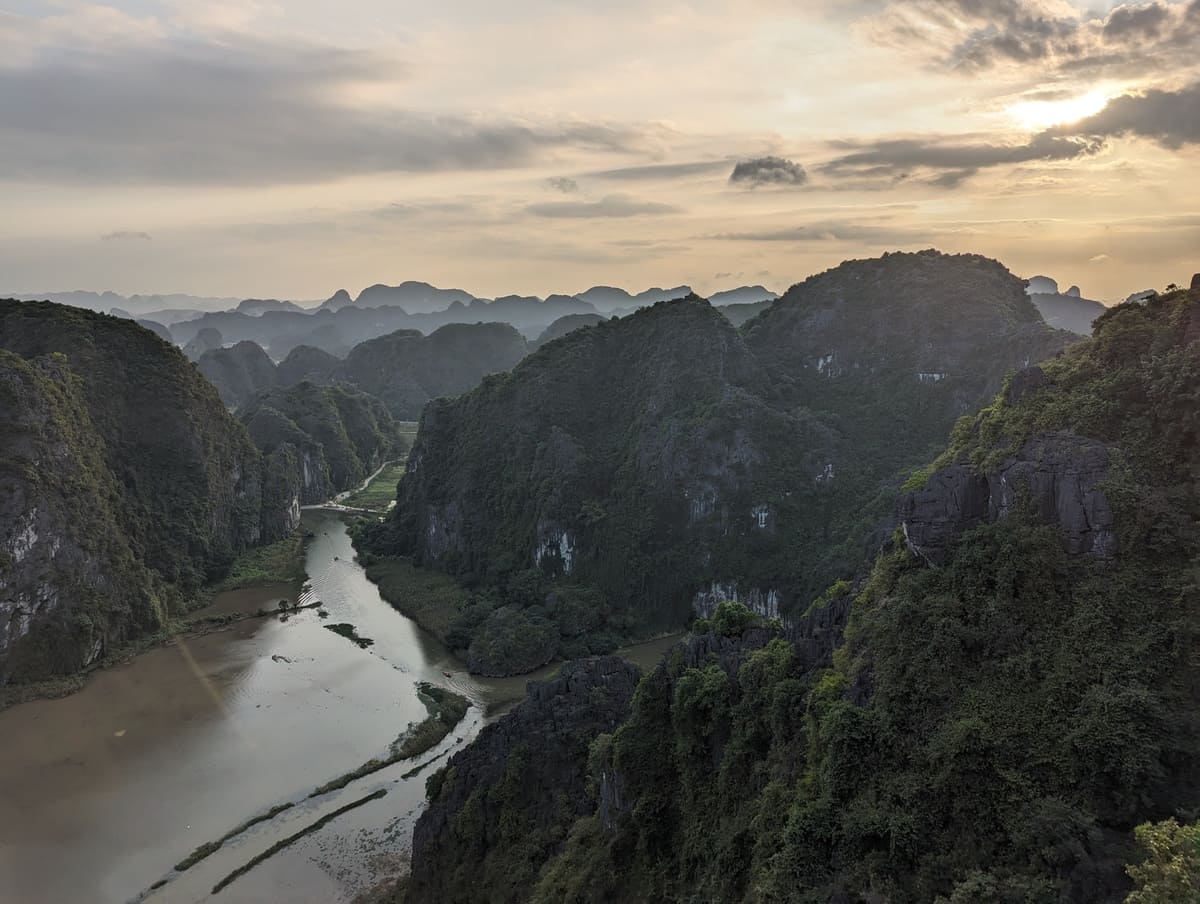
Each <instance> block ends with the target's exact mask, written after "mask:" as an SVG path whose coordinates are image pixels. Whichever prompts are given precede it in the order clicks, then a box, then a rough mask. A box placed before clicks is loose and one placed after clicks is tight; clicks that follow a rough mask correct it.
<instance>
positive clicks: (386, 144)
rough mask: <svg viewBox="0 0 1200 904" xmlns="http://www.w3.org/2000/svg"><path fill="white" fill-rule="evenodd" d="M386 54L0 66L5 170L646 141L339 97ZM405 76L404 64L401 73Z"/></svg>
mask: <svg viewBox="0 0 1200 904" xmlns="http://www.w3.org/2000/svg"><path fill="white" fill-rule="evenodd" d="M381 72H393V73H394V72H395V66H394V64H392V63H391V62H390V61H387V60H381V59H379V58H378V57H376V56H374V55H371V54H365V53H352V52H348V51H342V50H332V49H327V48H320V47H305V46H288V47H277V46H273V45H269V44H261V43H254V42H248V41H235V42H232V43H230V42H226V43H222V44H217V43H205V42H200V41H174V42H163V43H160V44H157V45H131V46H127V47H121V46H114V47H112V48H109V49H105V50H98V49H93V50H90V51H80V52H77V53H72V54H66V53H61V52H54V51H49V50H45V49H43V50H42V51H40V52H39V53H36V54H34V55H33V58H32V59H31V60H27V61H24V62H17V63H15V64H9V65H5V66H3V67H0V147H3V148H4V152H3V155H2V157H0V160H2V166H3V171H2V172H0V178H7V179H18V180H22V179H30V180H48V181H55V180H57V181H62V182H77V183H109V182H126V183H135V182H136V183H205V184H282V183H288V182H304V181H310V180H319V179H326V178H336V177H338V176H347V175H355V174H362V173H374V172H402V171H410V172H421V171H438V170H456V169H462V170H471V169H490V168H502V167H509V166H515V165H520V164H523V163H527V162H529V161H531V160H533V159H536V158H537V156H538V155H539V154H541V153H542V152H544V151H547V150H553V149H561V148H566V147H577V148H587V149H601V150H607V151H625V150H633V149H637V148H640V147H641V145H642V139H643V138H644V135H642V134H641V133H639V131H638V130H637V129H634V128H629V127H623V126H612V125H609V124H606V123H600V122H585V121H577V120H559V121H541V122H524V121H518V120H511V119H498V118H484V117H478V118H473V117H463V116H438V115H432V114H426V113H420V112H412V111H404V110H387V109H381V108H379V107H378V106H376V107H375V108H373V109H369V110H368V109H365V108H364V107H363V106H362V105H361V104H360V105H355V104H352V103H350V102H349V101H345V102H342V101H339V99H338V98H339V94H341V95H343V96H345V95H346V94H347V93H348V91H349V90H350V89H351V87H352V86H354V85H357V84H362V83H370V84H379V83H380V73H381ZM397 75H398V73H397Z"/></svg>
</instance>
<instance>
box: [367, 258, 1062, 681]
mask: <svg viewBox="0 0 1200 904" xmlns="http://www.w3.org/2000/svg"><path fill="white" fill-rule="evenodd" d="M1069 338H1070V337H1068V336H1066V335H1065V334H1062V333H1059V332H1058V331H1054V330H1050V329H1049V328H1047V327H1046V325H1045V324H1044V323H1043V322H1042V320H1041V318H1040V316H1039V315H1038V313H1037V311H1036V309H1035V308H1034V307H1033V305H1032V304H1031V303H1030V302H1029V299H1028V297H1027V296H1026V295H1025V292H1024V286H1023V283H1022V281H1021V280H1019V279H1017V278H1016V277H1014V276H1012V274H1010V273H1008V271H1007V270H1005V269H1004V268H1003V267H1002V266H1000V265H999V264H997V263H996V262H994V261H989V260H987V259H985V258H980V257H977V256H970V255H962V256H945V255H940V254H936V253H933V252H927V253H921V254H915V255H910V254H895V255H889V256H886V257H884V258H882V259H880V260H873V261H854V262H849V263H847V264H843V265H842V266H841V267H839V268H837V269H835V270H833V271H830V272H829V273H826V274H821V275H819V276H816V277H813V278H812V279H810V280H808V281H807V282H805V283H803V284H801V285H799V286H796V287H794V288H793V289H792V290H791V291H789V292H788V293H787V294H786V295H785V296H784V297H783V298H781V299H780V300H778V301H776V302H775V303H774V304H773V305H771V306H770V307H769V308H767V309H766V310H765V311H764V312H763V313H762V314H760V315H759V316H758V317H757V318H755V319H754V320H752V321H751V322H750V323H748V324H747V325H746V327H745V328H744V330H743V331H742V332H741V333H739V332H738V331H737V330H735V329H734V327H733V326H732V325H731V324H730V323H729V322H728V321H727V320H726V319H725V318H724V317H722V316H721V315H720V314H719V313H718V312H717V311H716V310H714V309H713V308H712V307H710V306H709V305H708V304H707V303H706V302H704V301H702V300H700V299H697V298H695V297H691V298H687V299H682V300H679V301H674V302H664V303H661V304H658V305H655V306H654V307H652V308H648V309H644V310H641V311H639V312H637V313H635V314H632V315H630V316H629V317H626V318H622V319H620V320H613V321H604V322H601V323H598V324H596V325H594V326H591V327H588V328H586V329H581V330H577V331H574V332H571V333H569V334H567V335H566V336H564V337H563V338H561V339H559V340H557V341H554V342H550V343H548V344H547V345H545V346H544V347H542V348H541V349H539V350H538V351H537V352H536V353H535V354H533V355H531V356H530V357H528V358H526V359H525V360H524V361H522V362H521V363H520V364H519V365H518V366H517V367H516V368H514V369H513V371H512V372H511V373H510V374H504V375H498V376H493V377H489V378H487V379H485V380H484V382H483V384H482V385H481V386H480V387H479V388H478V389H476V390H474V391H472V392H470V393H468V394H467V395H464V396H461V397H459V398H457V399H454V400H441V401H437V402H434V403H431V404H430V405H429V406H428V407H427V408H426V410H425V414H424V416H423V418H422V421H421V430H420V434H419V436H418V439H417V442H416V443H415V444H414V447H413V451H412V454H411V456H410V460H409V469H408V472H407V473H406V475H405V477H404V478H403V480H402V481H401V484H400V489H399V501H398V505H397V507H396V509H395V511H394V513H393V514H392V516H391V517H390V518H389V519H388V520H387V522H386V523H385V524H383V525H381V526H378V527H376V528H372V529H369V530H366V531H364V533H363V536H362V538H361V542H362V545H363V546H364V548H365V549H367V550H369V551H370V552H372V553H375V554H377V555H381V556H383V555H395V554H402V555H408V556H411V557H412V560H413V562H414V563H415V564H417V565H418V566H422V567H436V568H438V569H441V570H444V571H446V572H448V573H450V574H452V575H454V576H456V577H458V578H459V579H460V580H461V581H462V582H463V583H464V584H465V585H466V586H467V587H469V588H470V589H472V590H473V591H476V602H475V603H473V604H472V605H471V606H470V607H468V608H466V609H464V610H463V611H462V613H461V615H460V617H459V625H458V628H459V632H460V633H459V635H457V636H456V637H455V646H456V647H458V648H465V649H467V650H468V660H469V661H470V662H471V664H472V668H473V669H475V668H479V669H483V670H486V671H487V673H488V674H495V673H499V672H504V671H508V672H513V671H520V670H521V669H523V668H532V667H536V666H537V665H540V664H541V663H542V662H544V661H546V660H547V659H548V658H551V657H553V656H555V655H559V656H564V657H569V656H572V655H582V654H585V653H588V652H596V651H599V650H604V649H611V648H612V646H613V645H614V644H615V643H616V641H617V640H618V639H620V638H623V637H634V636H639V635H646V634H650V633H654V632H656V631H661V630H665V629H670V628H676V627H679V626H681V625H683V624H684V623H686V621H687V620H688V619H689V617H690V615H691V612H692V603H693V597H694V596H695V594H696V593H697V591H704V590H707V589H708V588H709V587H711V586H712V585H713V584H714V583H719V584H721V585H723V586H724V587H729V586H730V585H734V584H736V585H737V588H738V591H739V592H740V593H741V594H742V596H743V598H744V599H751V598H757V599H759V600H765V599H766V598H767V597H768V595H770V597H771V599H773V600H777V601H778V605H779V609H780V610H781V614H782V615H784V616H785V617H786V616H795V615H798V614H799V613H802V612H803V611H804V610H805V609H806V608H807V607H808V605H809V604H810V603H811V602H812V600H813V599H814V598H815V597H817V596H818V595H819V594H820V593H821V592H822V591H823V590H824V589H825V588H826V587H827V586H828V585H829V584H830V583H831V582H832V581H833V580H835V579H838V578H844V577H848V576H850V575H852V574H853V573H854V572H855V570H856V569H858V568H859V567H861V566H862V565H863V564H864V562H865V561H866V560H867V558H868V556H869V554H870V551H871V550H873V549H875V548H877V546H878V541H879V539H880V532H881V526H884V525H886V524H887V522H888V520H889V515H890V509H891V503H892V499H893V495H894V489H895V487H897V486H898V485H899V484H900V483H901V482H902V481H903V480H904V478H905V477H907V476H908V474H909V473H911V471H912V470H913V468H915V467H916V466H918V465H919V464H922V463H924V462H927V461H929V460H930V459H931V458H932V457H933V456H934V455H936V454H937V452H938V451H939V450H940V449H941V448H942V447H943V446H944V444H945V441H946V437H947V436H948V434H949V432H950V429H951V427H952V425H953V424H954V422H955V420H956V419H957V418H958V417H959V416H960V415H962V414H964V413H966V412H968V411H973V410H975V409H976V408H978V406H979V405H981V404H983V403H984V402H986V401H987V400H988V399H990V398H991V397H992V395H994V393H995V392H996V390H997V389H999V388H1000V386H1001V383H1002V381H1003V379H1004V377H1005V374H1006V373H1008V372H1009V371H1010V370H1012V369H1014V368H1016V367H1019V366H1022V365H1023V364H1024V363H1025V362H1026V360H1027V359H1029V358H1034V359H1037V358H1041V357H1043V356H1045V355H1047V354H1050V353H1052V352H1054V351H1056V350H1058V349H1060V348H1061V347H1062V346H1063V345H1064V344H1065V343H1066V342H1067V341H1068V340H1069ZM760 607H761V608H762V609H763V610H764V611H766V610H767V608H768V606H767V604H766V603H760ZM472 650H473V651H474V652H471V651H472Z"/></svg>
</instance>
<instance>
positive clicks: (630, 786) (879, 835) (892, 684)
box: [450, 293, 1200, 904]
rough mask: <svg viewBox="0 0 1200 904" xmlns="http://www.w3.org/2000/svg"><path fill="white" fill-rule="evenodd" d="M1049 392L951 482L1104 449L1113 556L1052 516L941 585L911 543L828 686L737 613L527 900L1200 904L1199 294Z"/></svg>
mask: <svg viewBox="0 0 1200 904" xmlns="http://www.w3.org/2000/svg"><path fill="white" fill-rule="evenodd" d="M1044 371H1045V374H1046V376H1047V377H1048V380H1047V382H1046V383H1045V384H1044V385H1042V386H1041V387H1040V388H1037V389H1036V391H1033V392H1031V393H1027V394H1025V395H1024V396H1023V397H1021V398H1010V397H1009V394H1008V393H1003V394H1001V396H1000V397H999V398H998V399H997V401H996V402H995V403H994V404H993V405H992V406H990V407H989V408H987V409H985V410H984V411H982V412H981V413H980V414H979V415H978V416H976V417H974V418H971V419H968V420H965V421H963V422H962V423H961V424H960V425H959V426H958V427H957V428H956V430H955V433H954V438H953V441H952V443H951V446H950V449H949V451H948V452H947V453H946V456H945V457H944V459H942V460H941V461H940V462H939V464H941V465H945V464H949V463H966V464H972V463H973V464H974V466H975V467H977V468H980V469H985V470H986V469H989V468H992V467H994V466H995V465H996V464H997V462H998V461H1000V460H1001V459H1003V458H1005V457H1006V456H1007V455H1008V454H1009V453H1011V451H1012V450H1013V449H1015V448H1016V447H1017V446H1019V445H1020V444H1021V442H1022V441H1023V440H1024V439H1025V438H1027V437H1029V436H1030V435H1032V434H1033V433H1036V432H1039V431H1048V430H1053V431H1064V430H1065V431H1075V432H1078V433H1080V434H1082V435H1086V436H1090V437H1092V438H1093V439H1096V440H1102V441H1104V442H1105V443H1107V444H1109V454H1110V460H1111V462H1112V467H1111V469H1110V472H1109V476H1108V478H1107V479H1106V480H1105V481H1104V483H1103V485H1102V489H1103V492H1104V494H1105V495H1106V497H1107V499H1108V502H1109V503H1110V504H1111V506H1112V509H1113V512H1114V514H1115V516H1116V525H1117V531H1118V534H1119V539H1120V546H1119V552H1118V553H1117V554H1116V555H1115V556H1112V557H1108V558H1102V557H1099V556H1091V555H1070V554H1068V552H1067V551H1066V548H1065V546H1064V539H1063V536H1062V535H1061V533H1060V529H1059V527H1058V526H1057V525H1056V524H1055V523H1053V522H1050V523H1047V521H1046V520H1045V519H1044V517H1043V511H1044V510H1043V509H1042V508H1041V507H1039V506H1038V505H1037V504H1036V502H1037V500H1034V499H1028V502H1029V504H1024V503H1021V504H1018V505H1016V506H1014V507H1013V508H1012V509H1011V510H1009V511H1007V512H1006V513H1005V514H1006V516H1005V517H1003V518H1002V519H1000V520H993V521H989V522H985V523H982V524H980V525H978V526H976V527H974V528H972V529H970V530H968V531H967V532H966V533H965V534H963V535H962V536H961V537H960V538H959V540H958V542H957V544H956V545H955V546H954V547H953V549H952V553H951V555H950V558H949V560H948V561H947V562H946V564H945V565H944V566H942V567H938V568H933V567H930V566H929V565H928V564H926V562H925V561H924V560H923V559H922V558H921V557H919V556H916V555H914V554H913V553H911V552H910V551H909V549H908V548H907V546H906V544H905V542H904V538H903V536H902V535H901V534H900V533H897V535H896V537H894V538H893V540H892V542H891V543H890V544H889V546H888V547H887V548H886V549H885V550H884V551H883V552H882V553H881V554H880V556H879V557H878V559H877V561H876V563H875V565H874V568H873V569H872V570H871V572H870V574H869V576H868V577H867V579H866V580H864V581H863V582H862V583H861V584H860V586H859V589H858V592H857V596H856V598H855V600H854V603H853V609H852V614H851V621H850V625H849V627H848V629H847V631H846V634H845V639H844V642H843V643H842V644H841V645H840V646H839V647H838V649H837V650H836V652H835V653H834V654H833V656H832V658H831V659H830V660H828V661H826V662H824V663H823V664H818V667H817V668H812V667H810V666H809V664H808V663H807V662H806V661H805V659H804V657H802V656H801V655H800V653H799V651H800V649H801V648H800V647H799V646H793V645H792V644H791V643H789V642H788V641H786V640H784V639H783V638H778V637H776V638H774V639H771V638H770V636H769V632H763V631H757V630H750V629H751V628H753V627H754V625H753V624H752V617H751V615H750V613H748V612H742V613H738V612H736V611H735V610H734V609H733V608H731V607H729V606H726V607H722V608H720V609H718V610H717V612H716V613H715V614H714V617H713V619H712V620H711V621H710V622H709V623H708V624H707V625H704V626H703V627H705V628H708V629H709V630H714V629H715V630H719V632H720V633H721V634H722V635H724V639H723V640H720V642H719V643H718V641H717V640H714V639H713V637H712V636H711V635H710V636H709V637H708V638H705V637H693V638H692V639H691V640H690V641H688V643H687V644H685V645H684V646H682V647H680V648H677V650H676V652H675V653H673V654H672V655H669V656H668V657H667V659H666V660H665V661H664V662H663V663H662V665H660V667H659V668H658V669H657V670H656V671H655V672H653V673H652V674H650V675H649V676H647V677H646V678H645V679H644V680H643V681H642V683H641V685H640V686H639V688H638V690H637V693H636V695H635V697H634V703H633V711H632V714H631V716H630V717H629V718H628V719H627V720H626V721H625V723H624V724H623V725H621V726H620V727H619V728H617V729H616V731H614V732H612V733H611V735H610V736H602V737H600V738H599V739H597V741H596V742H595V743H594V744H593V745H592V754H591V768H592V774H593V778H594V782H595V783H594V785H593V792H594V795H595V798H594V799H595V801H596V803H595V809H594V815H586V816H584V817H583V818H580V819H577V820H576V821H575V822H574V824H573V826H572V828H571V830H570V832H569V835H568V837H567V838H566V839H565V840H564V841H563V842H562V843H561V844H560V845H559V846H558V848H557V850H558V851H559V853H558V854H557V856H556V857H554V858H552V859H550V860H549V861H546V862H543V863H542V865H541V868H540V870H539V875H538V880H537V887H536V889H535V890H534V891H533V892H527V891H520V892H516V893H515V895H514V897H515V899H532V900H538V901H555V902H560V901H606V900H668V901H685V900H756V901H802V902H803V901H811V902H814V904H815V902H827V901H830V900H846V901H868V900H886V901H891V902H895V904H902V902H925V901H939V902H945V904H967V902H989V904H991V902H995V904H1001V902H1057V901H1063V900H1067V901H1079V902H1084V901H1087V902H1092V901H1112V902H1115V901H1121V900H1123V899H1124V898H1125V896H1126V894H1127V893H1128V892H1129V891H1130V890H1131V885H1136V890H1135V891H1134V896H1133V897H1132V899H1131V900H1133V901H1155V902H1157V901H1167V900H1171V901H1176V900H1191V899H1192V898H1193V897H1194V896H1195V889H1196V887H1197V886H1196V882H1197V864H1198V863H1200V850H1198V849H1197V847H1196V836H1195V830H1194V827H1192V825H1191V824H1192V823H1194V821H1195V817H1196V813H1197V812H1198V810H1200V663H1198V662H1197V660H1196V657H1195V652H1194V651H1195V649H1196V644H1197V641H1198V640H1200V565H1198V564H1197V563H1198V562H1200V492H1198V490H1200V484H1198V481H1200V404H1198V402H1200V399H1198V397H1197V392H1198V391H1200V390H1198V387H1200V297H1190V296H1189V295H1188V294H1187V293H1175V294H1173V295H1171V296H1167V297H1165V298H1162V299H1160V300H1158V301H1156V302H1152V303H1150V304H1149V305H1145V306H1139V305H1124V306H1121V307H1119V308H1116V309H1114V310H1112V311H1110V312H1109V313H1108V314H1106V315H1105V316H1104V317H1103V318H1101V319H1100V321H1099V322H1098V324H1097V329H1096V335H1095V338H1094V339H1093V340H1091V341H1089V342H1087V343H1085V344H1084V345H1082V346H1079V347H1076V348H1074V349H1071V350H1070V351H1068V353H1067V354H1065V355H1064V356H1062V357H1061V358H1057V359H1055V360H1053V361H1051V362H1049V363H1047V364H1046V365H1044ZM1022 498H1026V497H1022ZM845 589H847V588H845V587H843V588H842V590H843V591H844V590H845ZM823 604H824V603H821V602H818V604H817V605H823ZM718 650H719V651H721V652H720V655H719V656H718V655H716V654H715V653H716V651H718ZM450 768H454V764H453V763H452V764H451V767H450ZM524 806H528V805H527V804H525V805H524ZM1172 817H1174V818H1176V819H1180V820H1183V821H1184V822H1186V823H1187V824H1188V825H1187V826H1185V827H1180V826H1179V825H1178V824H1177V823H1173V822H1170V821H1166V822H1164V821H1165V820H1170V819H1171V818H1172ZM499 818H500V820H501V822H502V823H510V822H511V823H514V824H516V823H519V821H520V820H521V819H522V813H521V812H519V811H514V812H512V813H502V814H501V815H500V817H499ZM1148 822H1149V823H1155V824H1156V825H1151V826H1144V827H1143V828H1141V829H1137V827H1138V826H1139V825H1142V824H1144V823H1148ZM1135 830H1136V831H1135ZM509 843H511V844H517V842H516V841H513V842H509ZM517 850H519V848H518V849H517ZM488 856H489V858H499V859H503V857H504V856H505V848H504V843H500V844H498V845H497V846H495V847H493V848H491V849H490V850H489V851H488ZM464 868H465V869H468V870H469V869H471V868H472V864H469V863H468V864H464ZM1127 870H1128V871H1127Z"/></svg>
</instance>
